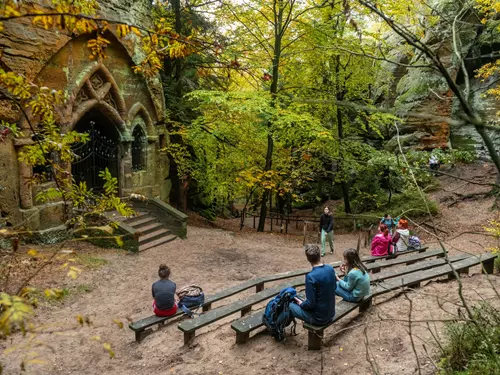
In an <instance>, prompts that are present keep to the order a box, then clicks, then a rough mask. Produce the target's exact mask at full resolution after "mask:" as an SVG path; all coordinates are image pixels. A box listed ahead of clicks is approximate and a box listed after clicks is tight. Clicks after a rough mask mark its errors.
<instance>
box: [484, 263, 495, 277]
mask: <svg viewBox="0 0 500 375" xmlns="http://www.w3.org/2000/svg"><path fill="white" fill-rule="evenodd" d="M482 265H483V267H482V273H487V274H490V275H491V274H492V273H493V269H494V268H495V259H489V260H487V261H484V262H482Z"/></svg>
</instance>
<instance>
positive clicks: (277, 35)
mask: <svg viewBox="0 0 500 375" xmlns="http://www.w3.org/2000/svg"><path fill="white" fill-rule="evenodd" d="M290 11H291V10H290ZM275 21H276V24H275V26H274V57H273V78H272V81H271V90H270V92H271V100H272V106H273V107H275V106H276V100H277V98H276V94H277V93H278V80H279V64H280V57H281V39H282V37H283V35H282V25H283V4H282V2H280V4H279V9H278V13H277V14H275ZM273 148H274V141H273V134H272V122H269V123H268V134H267V153H266V165H265V168H264V171H265V172H267V171H270V170H271V167H272V162H273ZM269 194H270V191H269V190H267V189H266V190H265V191H264V194H263V195H262V201H261V203H260V217H259V227H258V228H257V231H258V232H263V231H264V226H265V224H266V223H265V221H266V214H267V207H266V204H267V200H268V199H269Z"/></svg>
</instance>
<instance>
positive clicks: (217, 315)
mask: <svg viewBox="0 0 500 375" xmlns="http://www.w3.org/2000/svg"><path fill="white" fill-rule="evenodd" d="M300 285H304V278H302V277H300V278H296V279H293V280H290V281H289V282H286V283H283V284H280V285H277V286H275V287H272V288H269V289H265V290H263V291H261V292H258V293H256V294H254V295H253V296H251V297H248V298H246V299H244V300H240V301H236V302H234V303H232V304H230V305H227V306H223V307H219V308H217V309H214V310H210V311H208V312H206V313H205V314H203V315H201V316H199V317H197V318H194V319H190V320H185V321H183V322H182V323H180V324H179V326H178V328H179V329H180V330H181V331H182V332H184V344H185V345H186V344H188V343H189V342H190V341H191V340H192V339H193V338H194V336H195V334H196V330H197V329H199V328H202V327H205V326H206V325H209V324H211V323H214V322H216V321H217V320H219V319H222V318H225V317H226V316H229V315H232V314H234V313H237V312H240V311H241V316H244V315H246V314H248V313H249V312H250V311H251V309H252V306H253V305H255V304H257V303H259V302H262V301H265V300H267V299H269V298H270V297H272V296H274V295H276V294H278V293H279V292H280V290H281V289H283V288H286V287H294V288H296V287H298V286H300Z"/></svg>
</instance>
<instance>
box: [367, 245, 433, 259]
mask: <svg viewBox="0 0 500 375" xmlns="http://www.w3.org/2000/svg"><path fill="white" fill-rule="evenodd" d="M427 249H428V248H427V247H421V248H420V249H412V250H406V251H399V252H397V253H396V254H392V255H382V256H375V255H369V256H366V257H363V258H362V259H361V260H362V261H363V262H364V263H371V262H375V261H377V260H380V259H393V258H397V257H398V256H400V255H406V254H411V253H415V252H418V253H423V252H425V251H426V250H427Z"/></svg>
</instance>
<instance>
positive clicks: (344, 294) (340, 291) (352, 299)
mask: <svg viewBox="0 0 500 375" xmlns="http://www.w3.org/2000/svg"><path fill="white" fill-rule="evenodd" d="M335 294H336V295H337V296H340V297H342V298H343V299H344V301H347V302H359V301H360V300H361V298H359V297H358V298H356V297H354V296H353V295H352V292H349V291H348V290H345V289H344V288H342V287H341V286H340V285H339V284H337V289H335Z"/></svg>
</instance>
